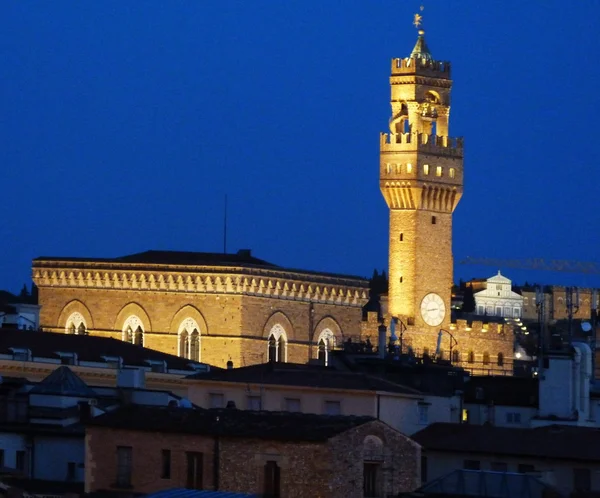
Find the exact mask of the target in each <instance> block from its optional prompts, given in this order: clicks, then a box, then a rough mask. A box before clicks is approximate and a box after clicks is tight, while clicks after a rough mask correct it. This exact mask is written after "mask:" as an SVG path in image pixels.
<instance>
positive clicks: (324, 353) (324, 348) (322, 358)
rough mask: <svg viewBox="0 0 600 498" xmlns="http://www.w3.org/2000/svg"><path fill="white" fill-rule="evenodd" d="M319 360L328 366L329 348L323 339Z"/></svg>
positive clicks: (320, 343)
mask: <svg viewBox="0 0 600 498" xmlns="http://www.w3.org/2000/svg"><path fill="white" fill-rule="evenodd" d="M318 358H319V363H320V364H321V365H327V346H326V345H325V341H324V340H323V339H321V340H320V341H319V353H318Z"/></svg>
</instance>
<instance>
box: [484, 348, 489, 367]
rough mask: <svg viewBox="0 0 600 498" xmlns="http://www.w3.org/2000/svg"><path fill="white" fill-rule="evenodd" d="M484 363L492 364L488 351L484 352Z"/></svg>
mask: <svg viewBox="0 0 600 498" xmlns="http://www.w3.org/2000/svg"><path fill="white" fill-rule="evenodd" d="M483 364H484V365H489V364H490V353H488V352H487V351H486V352H484V353H483Z"/></svg>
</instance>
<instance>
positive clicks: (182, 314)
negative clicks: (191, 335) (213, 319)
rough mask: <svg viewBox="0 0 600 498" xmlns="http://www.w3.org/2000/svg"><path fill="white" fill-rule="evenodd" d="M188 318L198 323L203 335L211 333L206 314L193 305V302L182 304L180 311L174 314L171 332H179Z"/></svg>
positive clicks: (170, 327)
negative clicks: (205, 317)
mask: <svg viewBox="0 0 600 498" xmlns="http://www.w3.org/2000/svg"><path fill="white" fill-rule="evenodd" d="M187 318H191V319H192V320H194V321H195V322H196V323H197V324H198V326H199V327H200V329H199V330H198V332H200V334H201V335H209V331H208V325H207V324H206V320H205V319H204V315H203V314H202V313H201V312H200V310H199V309H198V308H196V307H195V306H192V305H191V304H186V305H185V306H182V307H181V308H180V309H179V311H177V313H175V314H174V315H173V318H172V319H171V325H170V326H169V332H170V333H171V334H178V333H179V327H180V326H181V323H182V322H183V321H184V320H185V319H187Z"/></svg>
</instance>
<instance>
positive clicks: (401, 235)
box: [400, 233, 404, 242]
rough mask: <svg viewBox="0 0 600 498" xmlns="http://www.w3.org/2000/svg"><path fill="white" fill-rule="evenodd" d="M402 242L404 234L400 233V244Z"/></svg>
mask: <svg viewBox="0 0 600 498" xmlns="http://www.w3.org/2000/svg"><path fill="white" fill-rule="evenodd" d="M403 240H404V234H403V233H401V234H400V242H402V241H403Z"/></svg>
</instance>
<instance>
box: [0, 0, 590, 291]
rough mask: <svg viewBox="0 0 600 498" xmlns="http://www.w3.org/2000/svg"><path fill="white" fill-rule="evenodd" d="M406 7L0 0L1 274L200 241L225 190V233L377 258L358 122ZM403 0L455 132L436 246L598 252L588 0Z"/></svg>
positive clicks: (283, 259) (357, 259)
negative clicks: (456, 195) (446, 228)
mask: <svg viewBox="0 0 600 498" xmlns="http://www.w3.org/2000/svg"><path fill="white" fill-rule="evenodd" d="M418 6H419V3H418V2H413V1H406V0H405V1H398V0H361V1H359V0H356V1H350V0H327V1H322V0H319V1H317V0H285V1H273V0H252V1H248V0H237V1H232V0H229V1H227V2H217V1H208V0H206V1H189V2H183V1H181V2H180V1H172V2H164V1H161V2H158V1H144V2H140V1H137V0H136V1H133V0H132V1H123V0H118V1H109V0H103V1H101V2H77V1H70V2H68V1H59V2H38V1H27V0H3V1H2V3H1V4H0V33H2V35H1V40H0V67H1V70H2V77H1V78H0V170H1V172H2V177H1V180H2V182H1V184H2V186H3V196H2V197H3V201H4V205H5V216H4V217H3V221H2V223H1V224H0V237H1V239H2V246H3V251H2V257H1V258H0V288H8V289H10V290H13V291H17V290H18V289H19V288H20V286H21V285H22V283H23V282H25V281H28V279H29V277H30V267H31V259H32V258H34V257H36V256H40V255H47V256H49V255H57V256H95V257H103V256H105V257H112V256H119V255H124V254H127V253H132V252H137V251H143V250H147V249H151V248H153V249H176V250H192V251H220V250H222V247H223V226H222V225H223V198H224V195H225V193H227V194H228V197H229V247H228V248H229V249H230V250H231V251H234V250H237V249H239V248H252V249H253V253H254V254H255V255H256V256H258V257H262V258H264V259H267V260H270V261H273V262H274V263H277V264H281V265H285V266H291V267H298V268H306V269H313V270H323V271H332V272H342V273H351V274H359V275H365V276H367V275H370V274H371V272H372V270H373V268H375V267H378V268H383V267H386V266H387V223H388V215H387V208H386V205H385V202H384V201H383V198H382V196H381V194H380V193H379V187H378V167H379V163H378V161H379V159H378V153H379V150H378V146H379V145H378V144H379V132H380V131H387V121H388V118H389V114H390V109H389V86H388V77H389V70H390V59H391V58H392V57H405V56H407V55H408V54H409V53H410V50H411V49H412V46H413V45H414V42H415V40H416V33H415V29H414V27H413V26H412V25H411V21H412V14H413V13H414V12H415V11H416V10H417V9H418ZM424 14H425V27H426V31H427V41H428V44H429V47H430V49H431V51H432V53H433V55H434V57H435V58H437V59H442V60H450V61H451V62H452V64H453V79H454V89H453V106H452V112H451V124H450V131H451V134H452V135H455V136H464V137H465V141H466V157H465V176H466V180H465V194H464V196H463V199H462V201H461V203H460V204H459V206H458V208H457V210H456V212H455V215H454V220H455V224H454V254H455V262H458V261H459V260H460V259H461V258H463V257H465V256H468V255H471V256H490V257H515V258H527V257H544V258H565V259H566V258H569V259H576V260H595V261H598V260H599V259H600V258H599V257H598V251H597V248H598V242H599V236H598V233H599V232H598V221H599V220H598V218H599V216H598V187H599V185H600V165H599V163H600V161H599V157H598V155H599V153H598V151H599V150H600V149H599V143H600V125H599V120H598V116H597V114H598V111H599V110H600V92H599V88H600V61H599V60H598V49H599V48H600V35H599V30H598V28H597V21H598V19H600V3H598V2H594V1H582V2H577V5H576V7H575V6H574V5H573V3H572V2H565V1H564V0H560V1H559V0H545V1H544V2H539V1H535V2H517V1H516V0H514V1H512V0H511V1H502V2H500V1H489V0H486V1H478V2H474V1H470V2H467V1H463V2H459V1H452V2H450V1H446V2H440V1H436V2H432V1H430V2H428V3H427V6H426V10H425V12H424ZM495 271H496V268H491V267H490V268H481V267H465V266H460V265H457V266H456V271H455V275H456V278H457V279H458V278H459V277H463V278H468V277H472V276H478V277H482V276H488V275H491V274H493V273H495ZM506 273H508V275H509V276H512V277H514V279H515V280H517V281H518V282H522V281H524V280H525V279H528V280H530V281H532V280H543V281H545V282H547V283H551V282H559V283H579V284H581V285H600V282H599V280H600V278H592V277H585V276H568V275H561V274H557V275H545V274H537V273H535V272H517V271H507V272H506Z"/></svg>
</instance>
